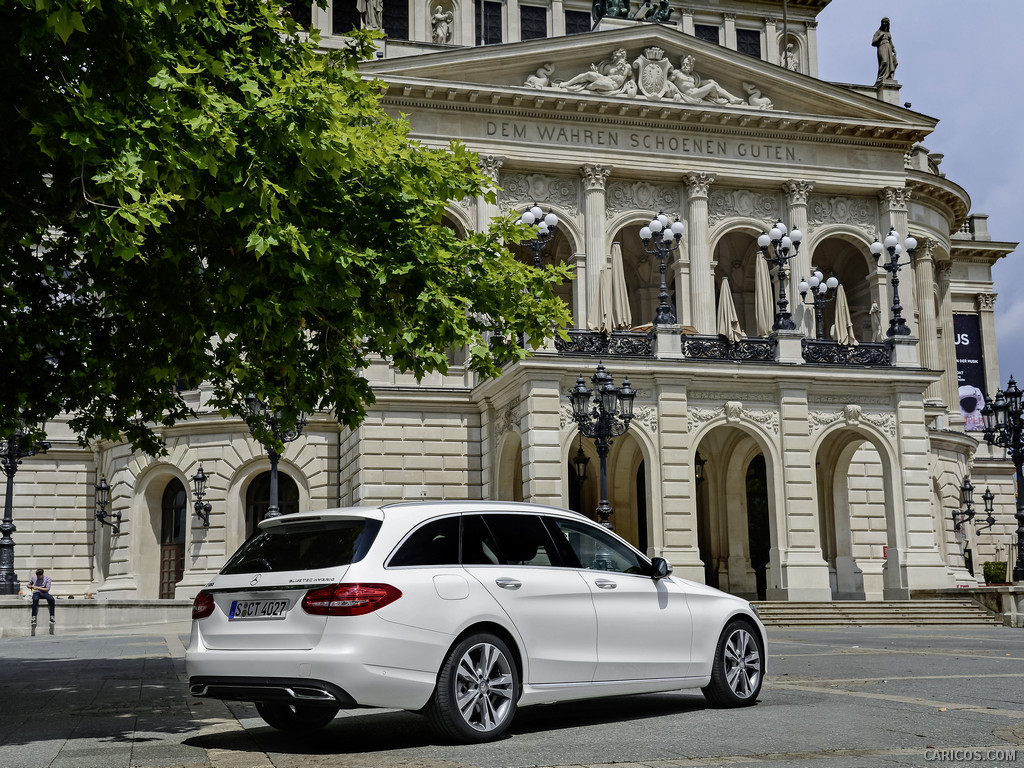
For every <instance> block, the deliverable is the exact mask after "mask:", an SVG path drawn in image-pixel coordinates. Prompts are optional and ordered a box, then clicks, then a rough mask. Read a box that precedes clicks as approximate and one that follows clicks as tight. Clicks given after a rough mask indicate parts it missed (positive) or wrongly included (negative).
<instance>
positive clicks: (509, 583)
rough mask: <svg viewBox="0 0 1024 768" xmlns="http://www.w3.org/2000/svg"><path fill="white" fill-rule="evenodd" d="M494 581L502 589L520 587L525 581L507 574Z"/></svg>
mask: <svg viewBox="0 0 1024 768" xmlns="http://www.w3.org/2000/svg"><path fill="white" fill-rule="evenodd" d="M494 583H495V584H497V585H498V586H499V587H501V588H502V589H519V588H520V587H521V586H523V582H521V581H520V580H519V579H510V578H508V577H507V576H502V577H501V578H500V579H495V580H494Z"/></svg>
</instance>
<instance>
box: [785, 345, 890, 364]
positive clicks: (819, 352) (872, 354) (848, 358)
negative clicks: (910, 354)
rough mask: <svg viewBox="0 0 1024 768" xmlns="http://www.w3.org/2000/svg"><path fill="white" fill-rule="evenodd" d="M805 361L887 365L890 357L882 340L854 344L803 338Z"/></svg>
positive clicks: (887, 348)
mask: <svg viewBox="0 0 1024 768" xmlns="http://www.w3.org/2000/svg"><path fill="white" fill-rule="evenodd" d="M803 356H804V362H805V363H813V364H818V365H864V366H880V367H889V366H891V365H892V358H891V355H890V352H889V347H888V345H886V344H885V343H884V342H876V341H872V342H862V343H861V344H858V345H856V346H854V345H852V344H840V343H839V342H838V341H831V340H829V339H804V340H803Z"/></svg>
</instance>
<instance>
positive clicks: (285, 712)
mask: <svg viewBox="0 0 1024 768" xmlns="http://www.w3.org/2000/svg"><path fill="white" fill-rule="evenodd" d="M192 618H193V622H192V636H191V640H190V642H189V647H188V650H187V652H186V655H185V663H186V668H187V672H188V677H189V688H190V692H191V693H192V695H193V696H199V697H203V696H206V697H213V698H221V699H233V700H241V701H251V702H255V705H256V709H257V711H258V712H259V714H260V716H261V717H262V718H263V719H264V720H265V721H266V722H267V724H269V725H271V726H273V727H275V728H278V729H281V730H285V731H308V730H310V729H315V728H320V727H322V726H324V725H326V724H327V723H329V722H330V721H331V720H332V719H333V718H334V717H335V715H337V713H338V711H339V710H340V709H342V708H354V707H388V708H398V709H406V710H413V711H418V712H422V713H424V714H426V715H427V716H428V717H429V719H430V721H431V722H432V724H433V725H434V727H435V728H436V730H437V731H438V732H439V733H440V735H441V736H442V738H444V739H447V740H454V741H463V742H481V741H488V740H491V739H495V738H498V737H499V736H501V735H502V734H504V733H505V732H506V731H507V730H508V728H509V726H510V725H511V723H512V720H513V717H514V715H515V712H516V709H517V708H518V707H523V706H528V705H531V704H541V703H550V702H559V701H570V700H579V699H587V698H593V697H599V696H611V695H621V694H639V693H653V692H658V691H673V690H678V689H683V688H700V689H701V690H702V691H703V693H704V696H705V697H706V698H707V700H708V701H709V702H710V703H711V704H712V705H714V706H723V707H738V706H746V705H749V704H753V703H754V702H755V701H756V700H757V696H758V693H759V691H760V690H761V682H762V680H763V678H764V674H765V658H766V657H765V644H766V638H765V631H764V626H763V625H762V623H761V621H760V620H759V619H758V616H757V611H756V610H755V609H754V607H753V606H751V605H750V603H748V602H747V601H746V600H742V599H740V598H738V597H735V596H732V595H728V594H725V593H724V592H720V591H718V590H716V589H713V588H711V587H707V586H704V585H703V584H697V583H695V582H692V581H687V580H685V579H680V578H677V577H675V576H673V575H672V568H671V566H670V565H669V564H668V563H667V562H666V561H665V560H664V559H662V558H660V557H654V558H647V557H645V556H644V555H643V554H641V553H640V552H639V551H637V550H636V549H634V548H633V547H632V546H630V545H629V544H628V543H627V542H626V541H624V540H623V539H621V538H619V537H618V536H616V535H615V534H614V533H612V532H611V531H610V530H608V529H607V528H604V527H602V526H600V525H597V524H595V523H593V522H591V521H590V520H589V519H587V518H585V517H583V516H582V515H580V514H577V513H575V512H571V511H567V510H562V509H556V508H552V507H544V506H538V505H533V504H522V503H513V502H458V503H450V502H438V503H431V502H418V503H401V504H390V505H386V506H381V507H350V508H343V509H332V510H326V511H322V512H304V513H299V514H292V515H287V516H280V517H276V518H272V519H268V520H264V521H263V522H261V523H260V525H259V530H258V531H257V532H256V533H255V534H254V535H253V536H252V537H251V538H250V539H248V540H247V541H246V542H245V543H244V544H243V545H242V546H241V547H240V548H239V550H238V551H237V552H236V553H235V554H234V555H233V556H232V557H231V558H230V559H229V560H228V562H227V564H226V565H225V566H224V568H223V569H222V570H221V571H220V573H219V574H217V576H215V577H214V578H213V579H212V580H211V581H210V582H209V584H207V585H206V587H205V588H204V589H203V590H202V591H201V592H200V593H199V594H198V595H197V596H196V599H195V603H194V606H193V609H192Z"/></svg>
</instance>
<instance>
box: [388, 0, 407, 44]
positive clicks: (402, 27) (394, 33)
mask: <svg viewBox="0 0 1024 768" xmlns="http://www.w3.org/2000/svg"><path fill="white" fill-rule="evenodd" d="M384 34H386V35H387V36H388V37H390V38H391V39H392V40H408V39H409V0H384Z"/></svg>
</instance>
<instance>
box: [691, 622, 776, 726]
mask: <svg viewBox="0 0 1024 768" xmlns="http://www.w3.org/2000/svg"><path fill="white" fill-rule="evenodd" d="M763 678H764V647H763V646H762V644H761V638H760V637H759V636H758V632H757V630H756V629H754V628H753V627H752V626H751V625H750V624H748V623H747V622H745V621H731V622H729V623H728V624H727V625H726V627H725V629H724V630H723V631H722V636H721V637H720V638H719V639H718V646H717V647H716V648H715V659H714V663H713V664H712V666H711V682H710V683H708V684H707V685H706V686H705V687H704V688H702V689H701V692H702V693H703V694H704V698H706V699H707V700H708V703H709V704H711V705H712V706H715V707H747V706H750V705H751V704H753V703H754V702H755V701H757V694H758V693H760V692H761V682H762V680H763Z"/></svg>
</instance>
